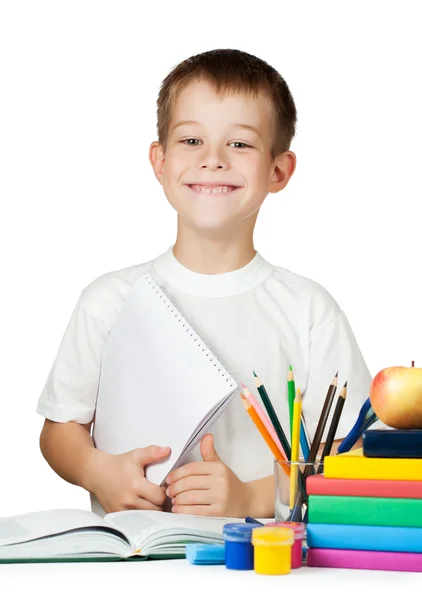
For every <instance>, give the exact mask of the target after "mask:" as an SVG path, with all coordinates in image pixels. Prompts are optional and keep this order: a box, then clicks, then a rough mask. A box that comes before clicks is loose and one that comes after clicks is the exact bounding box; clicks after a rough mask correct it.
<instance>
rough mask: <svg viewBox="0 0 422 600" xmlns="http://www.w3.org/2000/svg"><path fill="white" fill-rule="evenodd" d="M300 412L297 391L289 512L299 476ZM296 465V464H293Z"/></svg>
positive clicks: (294, 412)
mask: <svg viewBox="0 0 422 600" xmlns="http://www.w3.org/2000/svg"><path fill="white" fill-rule="evenodd" d="M301 412H302V398H301V395H300V389H299V388H298V389H297V392H296V398H295V401H294V403H293V428H292V459H291V465H290V510H291V509H293V508H294V505H295V499H296V494H297V480H298V476H299V465H298V464H297V462H298V460H299V442H300V416H301ZM293 463H296V464H293Z"/></svg>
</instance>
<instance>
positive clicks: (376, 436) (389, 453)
mask: <svg viewBox="0 0 422 600" xmlns="http://www.w3.org/2000/svg"><path fill="white" fill-rule="evenodd" d="M362 439H363V455H364V456H369V457H372V458H375V457H378V458H422V429H385V430H382V429H381V430H374V431H364V432H363V434H362Z"/></svg>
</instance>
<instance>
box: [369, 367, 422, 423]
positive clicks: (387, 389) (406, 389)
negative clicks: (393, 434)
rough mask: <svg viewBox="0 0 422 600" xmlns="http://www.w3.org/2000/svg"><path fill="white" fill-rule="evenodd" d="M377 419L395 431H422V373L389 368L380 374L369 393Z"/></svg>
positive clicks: (374, 380)
mask: <svg viewBox="0 0 422 600" xmlns="http://www.w3.org/2000/svg"><path fill="white" fill-rule="evenodd" d="M369 397H370V399H371V405H372V408H373V409H374V411H375V414H376V415H377V417H378V418H380V419H381V421H383V423H385V424H386V425H389V426H390V427H395V428H396V429H422V369H420V368H416V367H415V366H414V361H412V366H411V367H388V368H386V369H382V371H380V372H379V373H377V374H376V375H375V377H374V379H373V380H372V384H371V390H370V392H369Z"/></svg>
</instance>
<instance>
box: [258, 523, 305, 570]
mask: <svg viewBox="0 0 422 600" xmlns="http://www.w3.org/2000/svg"><path fill="white" fill-rule="evenodd" d="M265 527H290V529H292V530H293V536H294V537H293V546H292V550H291V552H292V569H298V568H299V567H301V566H302V544H303V540H304V537H305V523H295V522H293V521H290V522H285V521H272V522H271V523H265Z"/></svg>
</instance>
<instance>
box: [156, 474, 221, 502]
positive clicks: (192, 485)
mask: <svg viewBox="0 0 422 600" xmlns="http://www.w3.org/2000/svg"><path fill="white" fill-rule="evenodd" d="M210 488H211V482H210V477H209V475H202V476H201V475H196V476H190V477H183V479H179V480H178V481H176V482H175V483H173V484H172V485H170V486H169V487H168V488H167V492H166V493H167V496H169V498H174V497H175V496H177V495H178V494H181V493H182V492H186V491H187V490H209V489H210Z"/></svg>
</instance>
